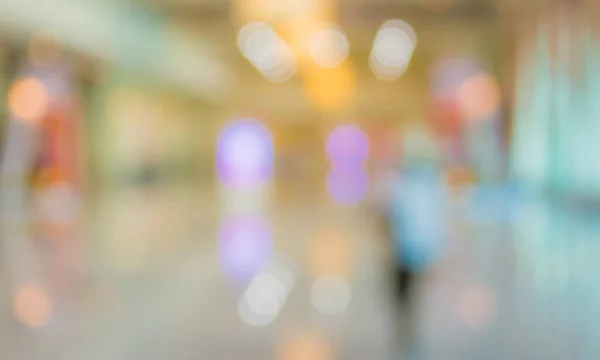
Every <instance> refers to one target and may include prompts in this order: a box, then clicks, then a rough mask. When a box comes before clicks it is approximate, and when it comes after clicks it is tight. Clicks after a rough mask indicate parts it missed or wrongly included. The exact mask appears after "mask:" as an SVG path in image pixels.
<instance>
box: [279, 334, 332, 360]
mask: <svg viewBox="0 0 600 360" xmlns="http://www.w3.org/2000/svg"><path fill="white" fill-rule="evenodd" d="M333 358H334V357H333V350H332V348H331V345H330V343H329V342H328V341H327V339H325V338H324V337H322V336H319V334H316V333H312V332H306V333H301V334H297V335H295V336H293V337H291V338H290V339H288V340H286V341H284V342H283V344H282V346H281V347H280V349H279V352H278V356H277V359H278V360H306V359H310V360H332V359H333Z"/></svg>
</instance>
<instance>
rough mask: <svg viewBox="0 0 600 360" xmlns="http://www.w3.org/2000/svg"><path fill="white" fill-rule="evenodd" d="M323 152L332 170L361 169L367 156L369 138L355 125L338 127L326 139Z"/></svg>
mask: <svg viewBox="0 0 600 360" xmlns="http://www.w3.org/2000/svg"><path fill="white" fill-rule="evenodd" d="M325 150H326V151H327V156H328V157H329V160H330V162H331V165H332V166H333V167H334V168H347V169H357V168H361V167H362V165H363V163H364V162H365V161H366V160H367V158H368V156H369V138H368V136H367V134H366V133H365V132H364V131H363V130H362V129H361V128H360V127H358V126H356V125H352V124H349V125H340V126H338V127H336V128H335V129H333V131H331V133H330V134H329V136H328V137H327V141H326V143H325Z"/></svg>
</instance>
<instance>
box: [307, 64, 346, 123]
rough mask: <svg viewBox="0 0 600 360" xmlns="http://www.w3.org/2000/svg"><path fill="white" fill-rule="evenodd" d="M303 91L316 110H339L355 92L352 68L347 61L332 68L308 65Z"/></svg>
mask: <svg viewBox="0 0 600 360" xmlns="http://www.w3.org/2000/svg"><path fill="white" fill-rule="evenodd" d="M304 91H305V93H306V96H307V97H308V99H309V100H310V103H311V104H312V105H313V106H314V107H315V108H316V109H317V110H325V111H335V110H340V109H341V108H343V107H344V106H345V105H346V104H347V103H348V102H350V100H352V97H353V96H354V94H355V92H356V75H355V73H354V69H353V67H352V65H350V62H349V61H346V62H344V63H343V64H342V65H341V66H338V67H336V68H333V69H326V68H321V67H318V66H309V67H307V71H306V77H305V83H304Z"/></svg>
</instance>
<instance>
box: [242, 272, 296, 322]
mask: <svg viewBox="0 0 600 360" xmlns="http://www.w3.org/2000/svg"><path fill="white" fill-rule="evenodd" d="M288 291H289V289H288V288H287V287H286V284H284V283H283V282H282V281H281V279H279V278H278V277H277V276H275V275H273V274H269V273H262V274H259V275H257V276H256V277H255V278H254V279H253V280H252V282H251V283H250V285H249V286H248V288H247V289H246V291H245V292H244V295H243V296H242V298H241V299H240V301H239V303H238V313H239V315H240V318H241V319H242V321H244V322H245V323H246V324H248V325H250V326H266V325H268V324H270V323H271V322H273V320H275V318H276V317H277V316H278V314H279V313H280V311H281V309H282V308H283V306H284V305H285V302H286V299H287V296H288Z"/></svg>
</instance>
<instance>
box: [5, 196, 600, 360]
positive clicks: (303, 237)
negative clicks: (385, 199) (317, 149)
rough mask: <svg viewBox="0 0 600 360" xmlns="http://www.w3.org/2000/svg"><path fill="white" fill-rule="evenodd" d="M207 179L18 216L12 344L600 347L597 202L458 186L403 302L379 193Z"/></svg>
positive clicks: (281, 353)
mask: <svg viewBox="0 0 600 360" xmlns="http://www.w3.org/2000/svg"><path fill="white" fill-rule="evenodd" d="M204 188H205V189H204V190H203V191H200V190H198V189H196V188H194V187H191V186H173V187H155V188H146V189H129V190H127V189H122V190H118V191H114V192H111V193H106V194H103V195H99V196H97V197H96V198H95V199H94V201H93V203H90V204H89V206H87V208H88V210H87V212H86V216H85V221H83V223H84V226H83V227H84V229H85V230H83V231H81V230H79V229H77V228H76V227H70V226H67V225H60V226H59V225H46V226H44V225H42V226H38V227H35V228H32V227H31V225H23V224H24V222H23V218H19V216H12V217H6V214H5V224H7V225H5V226H4V227H3V248H2V259H3V261H2V271H1V272H0V281H1V283H0V289H2V292H1V294H0V350H1V351H0V354H2V355H3V356H2V358H6V359H36V360H37V359H48V360H53V359H60V360H70V359H74V360H79V359H84V360H95V359H103V360H105V359H144V360H147V359H157V360H158V359H169V358H174V359H181V360H185V359H257V360H259V359H260V360H263V359H277V360H293V359H297V360H299V359H311V360H321V359H357V360H358V359H382V360H384V359H404V358H407V359H412V358H416V359H434V360H437V359H442V360H451V359H457V360H458V359H460V360H464V359H485V360H491V359H598V357H599V356H600V344H598V342H597V341H595V340H596V338H597V337H598V335H600V326H599V324H600V322H599V321H597V320H596V319H595V315H597V314H600V296H599V295H600V291H598V289H600V285H598V284H600V282H598V276H596V275H595V270H596V269H595V264H597V263H598V259H599V258H600V257H599V256H600V222H599V221H597V219H598V216H597V215H595V214H594V212H593V211H592V210H581V209H579V208H576V207H569V206H567V205H560V206H558V205H551V204H549V203H547V202H545V201H540V200H532V199H530V200H527V201H525V200H523V199H521V200H518V201H517V200H515V199H516V198H513V197H509V196H508V195H506V194H500V195H498V194H495V195H494V194H490V193H488V192H485V191H479V192H471V193H468V194H462V195H460V196H456V202H455V204H454V211H453V212H452V215H453V225H454V226H453V230H452V234H449V235H450V236H449V238H450V239H449V241H448V247H447V251H446V256H445V257H444V259H443V261H442V262H440V263H439V264H437V266H436V267H435V268H434V269H432V271H431V272H430V273H428V274H427V275H426V276H425V277H424V278H423V279H422V280H421V281H420V283H419V286H418V290H417V295H416V299H417V301H416V304H417V305H416V307H415V309H414V312H413V314H412V315H411V316H408V314H407V313H406V312H403V311H402V310H401V309H400V308H398V307H397V306H396V304H395V301H394V298H393V289H392V287H391V284H392V282H391V279H390V274H389V271H388V270H389V266H390V264H391V255H390V250H389V244H388V242H387V240H386V239H385V238H383V236H382V232H381V228H380V226H379V223H378V221H377V219H376V218H375V217H374V216H373V214H372V213H371V212H370V211H369V210H368V209H367V207H365V206H341V205H335V204H334V203H332V202H331V201H330V200H329V198H328V197H327V196H326V194H325V191H324V190H322V189H321V187H319V186H316V185H315V186H314V188H309V189H301V188H298V189H293V190H290V189H287V190H286V191H288V192H289V191H292V192H293V194H294V196H290V194H289V193H288V194H280V193H277V194H275V193H274V192H270V191H268V190H264V192H262V193H261V194H248V193H237V194H234V195H235V196H236V197H235V199H236V200H235V201H232V200H231V199H232V194H231V192H227V191H225V190H219V189H214V190H210V189H211V188H212V187H211V186H205V187H204ZM507 199H509V200H510V201H509V200H507ZM242 200H243V201H242ZM233 205H235V206H233ZM11 214H13V215H14V214H15V212H11ZM6 219H8V220H6ZM82 234H83V235H82ZM83 239H84V240H83ZM409 319H410V321H409Z"/></svg>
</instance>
